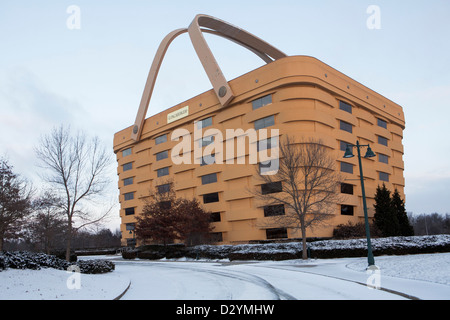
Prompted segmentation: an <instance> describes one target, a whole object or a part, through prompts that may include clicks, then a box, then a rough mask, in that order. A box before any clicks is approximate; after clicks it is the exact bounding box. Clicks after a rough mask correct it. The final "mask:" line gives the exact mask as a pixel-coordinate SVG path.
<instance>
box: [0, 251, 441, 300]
mask: <svg viewBox="0 0 450 320" xmlns="http://www.w3.org/2000/svg"><path fill="white" fill-rule="evenodd" d="M81 258H83V257H81ZM95 258H103V259H111V260H113V261H114V263H115V264H116V268H115V270H114V271H113V272H111V273H107V274H98V275H88V274H79V273H68V272H66V271H61V270H55V269H51V268H47V269H46V268H43V269H41V270H15V269H8V270H4V271H2V272H0V299H3V300H6V299H30V300H31V299H45V300H57V299H63V300H71V299H88V300H91V299H106V300H111V299H114V298H117V297H118V296H120V295H121V294H122V293H123V292H125V291H126V292H125V294H124V295H123V296H122V297H121V299H123V300H126V299H158V300H161V299H162V300H169V299H170V300H204V299H208V300H236V299H240V300H247V299H255V300H274V299H282V300H284V299H408V298H419V299H445V300H448V299H450V253H440V254H422V255H408V256H380V257H375V262H376V265H377V266H378V267H379V270H375V271H371V272H367V271H366V266H367V259H366V258H342V259H312V260H308V261H302V260H287V261H263V262H261V261H237V262H229V261H189V260H186V259H178V260H176V261H175V260H170V261H169V260H158V261H149V260H123V259H122V258H121V257H118V256H102V257H86V258H83V259H95ZM367 283H368V284H370V285H375V286H380V287H381V289H379V290H376V289H372V288H369V287H368V286H367ZM127 289H128V290H127Z"/></svg>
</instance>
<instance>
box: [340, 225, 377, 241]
mask: <svg viewBox="0 0 450 320" xmlns="http://www.w3.org/2000/svg"><path fill="white" fill-rule="evenodd" d="M380 235H381V234H380V231H379V230H378V228H377V227H376V226H375V225H373V224H370V236H371V237H378V236H380ZM365 236H366V226H365V223H364V222H358V223H356V224H352V222H351V221H349V222H348V223H347V224H340V225H337V226H336V228H334V230H333V238H334V239H356V238H363V237H365Z"/></svg>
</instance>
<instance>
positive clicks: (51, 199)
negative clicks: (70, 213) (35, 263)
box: [29, 191, 66, 254]
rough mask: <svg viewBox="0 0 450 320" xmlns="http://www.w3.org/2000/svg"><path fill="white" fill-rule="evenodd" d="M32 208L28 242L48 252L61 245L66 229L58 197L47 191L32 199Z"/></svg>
mask: <svg viewBox="0 0 450 320" xmlns="http://www.w3.org/2000/svg"><path fill="white" fill-rule="evenodd" d="M33 209H34V214H33V219H32V220H31V222H30V223H29V228H30V232H31V233H30V242H33V243H34V244H35V246H36V247H37V248H38V249H40V250H43V251H44V252H45V253H47V254H50V253H51V252H52V251H53V250H55V249H56V248H57V247H59V248H61V247H62V245H63V235H64V231H65V229H66V228H65V225H66V223H65V221H64V219H63V218H64V217H65V214H64V212H62V210H61V202H60V199H59V198H57V197H55V196H54V195H53V194H52V193H51V192H49V191H47V192H45V193H44V194H43V195H42V196H40V197H39V198H37V199H36V200H34V203H33Z"/></svg>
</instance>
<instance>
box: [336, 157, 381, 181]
mask: <svg viewBox="0 0 450 320" xmlns="http://www.w3.org/2000/svg"><path fill="white" fill-rule="evenodd" d="M386 158H387V156H386ZM386 161H387V160H386ZM386 163H387V162H386ZM341 172H346V173H353V164H351V163H347V162H341ZM378 179H379V180H380V181H386V182H389V173H386V172H382V171H378Z"/></svg>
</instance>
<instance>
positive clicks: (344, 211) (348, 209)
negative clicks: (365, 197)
mask: <svg viewBox="0 0 450 320" xmlns="http://www.w3.org/2000/svg"><path fill="white" fill-rule="evenodd" d="M341 215H343V216H352V215H353V206H349V205H347V204H341Z"/></svg>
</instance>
